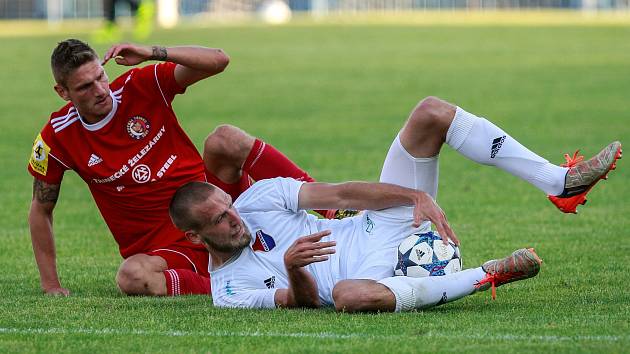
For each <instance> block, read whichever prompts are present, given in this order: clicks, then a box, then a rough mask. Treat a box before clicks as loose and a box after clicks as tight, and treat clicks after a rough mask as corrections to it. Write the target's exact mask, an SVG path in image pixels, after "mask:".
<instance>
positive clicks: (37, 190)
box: [33, 178, 61, 203]
mask: <svg viewBox="0 0 630 354" xmlns="http://www.w3.org/2000/svg"><path fill="white" fill-rule="evenodd" d="M60 188H61V185H60V184H48V183H46V182H44V181H40V180H38V179H37V178H35V179H34V180H33V199H37V201H38V202H40V203H57V199H59V189H60Z"/></svg>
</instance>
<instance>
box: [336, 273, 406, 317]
mask: <svg viewBox="0 0 630 354" xmlns="http://www.w3.org/2000/svg"><path fill="white" fill-rule="evenodd" d="M332 296H333V301H334V302H335V309H336V310H337V311H342V312H350V313H352V312H374V311H394V309H395V308H396V298H395V296H394V293H392V292H391V291H390V290H389V289H388V288H387V287H386V286H384V285H383V284H379V283H377V282H376V281H374V280H368V279H347V280H342V281H340V282H338V283H337V284H335V287H334V288H333V292H332Z"/></svg>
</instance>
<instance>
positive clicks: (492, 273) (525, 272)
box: [475, 248, 542, 300]
mask: <svg viewBox="0 0 630 354" xmlns="http://www.w3.org/2000/svg"><path fill="white" fill-rule="evenodd" d="M541 264H542V260H541V259H540V258H539V257H538V255H537V254H536V252H534V249H533V248H521V249H520V250H516V251H514V252H513V253H512V254H511V255H509V256H507V257H505V258H503V259H499V260H496V259H495V260H491V261H487V262H486V263H484V264H483V265H482V266H481V269H483V271H484V272H486V276H485V277H484V278H483V279H482V280H481V281H479V282H478V283H477V284H475V288H477V289H480V290H487V289H488V285H490V286H492V299H493V300H494V299H496V298H497V291H496V287H497V286H501V285H503V284H507V283H511V282H513V281H517V280H523V279H527V278H532V277H535V276H536V274H538V272H539V271H540V265H541Z"/></svg>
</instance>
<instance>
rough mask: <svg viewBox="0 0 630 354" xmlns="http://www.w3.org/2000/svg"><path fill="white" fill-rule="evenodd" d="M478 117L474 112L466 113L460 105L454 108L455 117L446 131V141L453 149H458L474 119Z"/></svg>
mask: <svg viewBox="0 0 630 354" xmlns="http://www.w3.org/2000/svg"><path fill="white" fill-rule="evenodd" d="M477 119H479V118H478V117H477V116H475V115H474V114H471V113H468V112H466V111H465V110H463V109H462V108H461V107H457V109H456V110H455V118H453V122H451V126H450V127H448V131H447V132H446V143H447V144H448V145H449V146H451V147H452V148H453V149H455V150H458V149H459V148H460V147H461V146H462V144H464V141H465V140H466V137H467V136H468V134H470V131H471V130H472V127H473V124H475V120H477Z"/></svg>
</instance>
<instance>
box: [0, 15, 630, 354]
mask: <svg viewBox="0 0 630 354" xmlns="http://www.w3.org/2000/svg"><path fill="white" fill-rule="evenodd" d="M75 35H76V36H79V37H80V38H84V39H87V38H89V37H88V36H87V35H86V34H85V33H77V34H75ZM65 36H66V35H62V34H52V35H48V36H45V35H42V36H22V37H18V38H12V37H2V38H0V48H1V50H0V68H2V69H1V70H0V82H1V83H2V87H3V89H4V91H3V94H2V95H0V115H1V117H2V119H1V120H0V128H1V129H0V162H1V166H0V177H1V178H0V193H1V205H2V206H1V207H0V220H1V225H2V227H0V269H1V270H2V272H0V352H91V353H99V352H136V351H138V352H170V353H183V352H252V351H256V352H272V353H285V352H300V353H301V352H383V353H384V352H457V353H460V352H486V351H487V352H498V353H503V352H538V353H540V352H555V353H559V352H563V353H576V352H607V353H614V352H617V353H619V352H629V349H628V346H629V345H630V336H629V335H628V333H629V332H630V325H629V321H630V305H629V304H630V296H629V291H628V284H630V276H629V275H628V270H629V269H628V268H629V265H630V241H629V236H630V232H629V231H628V228H629V227H630V222H629V221H628V218H629V215H630V204H629V203H628V198H630V187H628V185H627V184H626V183H627V182H628V178H629V177H630V169H629V168H627V166H624V165H625V162H626V161H624V160H622V161H621V162H620V164H619V169H617V170H616V171H615V172H614V173H612V174H611V179H610V180H608V181H606V182H603V183H601V185H600V186H599V187H598V188H597V189H596V190H594V192H593V193H592V194H591V195H590V197H589V203H588V204H587V205H586V206H585V207H581V213H580V214H579V215H577V216H576V215H563V214H561V213H559V212H557V211H556V210H555V209H554V207H552V205H551V204H550V203H549V202H548V201H546V199H545V197H544V195H543V194H542V193H541V192H539V191H538V190H536V189H534V188H532V187H531V186H529V185H527V184H525V183H523V182H521V181H519V180H517V179H516V178H514V177H512V176H510V175H508V174H506V173H503V172H500V171H497V170H495V169H492V168H489V167H482V166H477V165H475V164H474V163H472V162H470V161H467V160H465V159H464V158H462V157H461V156H459V155H458V154H457V153H454V152H453V151H452V150H451V149H450V148H445V149H444V150H443V152H442V155H441V162H440V163H441V171H440V173H441V176H440V192H439V196H438V202H439V203H440V204H441V206H442V207H443V209H444V210H445V212H446V213H447V215H448V216H449V220H450V222H451V225H452V227H453V228H454V229H455V231H456V232H457V233H458V235H459V237H460V239H461V240H462V241H463V246H462V251H463V254H464V263H465V266H469V267H471V266H477V265H479V264H480V263H481V262H483V261H485V260H487V259H489V258H493V257H498V256H503V255H505V254H507V253H509V252H511V251H512V250H514V249H516V248H520V247H524V246H533V247H536V249H537V250H538V253H539V254H540V256H541V257H542V258H543V259H544V261H545V263H544V265H543V269H542V271H541V273H540V275H539V276H538V277H537V278H535V279H533V280H529V281H526V282H522V283H517V284H513V285H510V286H506V287H502V288H501V289H499V290H498V300H497V301H491V300H490V294H489V293H484V294H478V295H475V296H472V297H469V298H466V299H464V300H461V301H458V302H455V303H451V304H447V305H445V306H441V307H439V308H436V309H433V310H428V311H424V312H417V313H405V314H368V315H346V314H337V313H334V312H331V311H310V310H309V311H302V310H291V311H287V310H279V311H242V310H219V309H213V308H212V306H211V301H210V299H208V298H206V297H185V298H142V297H136V298H128V297H124V296H122V295H120V294H119V292H118V291H117V289H116V286H115V283H114V276H115V272H116V270H117V267H118V265H119V263H120V261H121V259H120V256H119V255H118V252H117V248H116V245H115V243H114V241H113V239H112V237H111V235H110V234H109V232H108V230H107V228H106V226H105V224H104V222H103V221H102V219H101V217H100V215H99V214H98V211H97V209H96V207H95V205H94V202H93V201H92V199H91V197H90V196H89V193H88V191H87V188H86V187H85V185H84V184H83V183H82V181H81V180H80V179H79V178H78V177H77V176H76V175H75V174H73V173H68V174H67V175H66V178H65V180H64V183H63V187H62V192H61V198H60V201H59V203H58V205H57V208H56V214H55V232H56V244H57V248H58V268H59V273H60V277H61V280H62V283H63V285H64V286H66V287H68V288H69V289H70V290H71V291H72V294H73V295H72V296H71V297H69V298H51V297H45V296H42V295H41V291H40V288H39V278H38V272H37V269H36V267H35V264H34V260H33V256H32V250H31V246H30V237H29V233H28V224H27V213H28V207H29V202H30V196H31V184H32V179H31V177H30V175H28V173H27V172H26V163H27V159H28V156H29V152H30V148H31V145H32V142H33V140H34V138H35V136H36V135H37V132H38V131H39V129H40V128H41V127H42V126H43V125H44V123H45V121H46V120H47V117H48V115H49V113H50V112H51V111H52V110H56V109H57V107H59V106H60V105H61V104H62V102H61V100H60V99H59V98H58V97H56V95H55V94H54V92H53V91H52V85H53V82H52V79H51V75H50V73H49V68H48V58H49V53H50V52H51V50H52V48H53V47H54V45H55V41H56V40H60V39H63V38H64V37H65ZM151 42H155V43H162V44H166V45H175V44H199V45H206V46H213V47H221V48H223V49H225V50H226V52H227V53H228V54H229V55H230V56H231V63H230V66H229V67H228V69H227V71H226V72H225V73H223V74H221V75H219V76H218V77H216V78H211V79H208V80H206V81H205V82H202V83H199V84H197V85H195V86H194V87H191V88H190V89H189V90H188V93H187V94H186V95H184V96H180V97H178V98H177V99H176V103H175V110H176V112H177V113H178V116H179V117H180V121H181V123H182V125H183V126H184V128H185V129H186V131H187V132H189V134H190V136H191V138H192V140H193V141H194V142H195V144H197V146H201V144H202V142H203V139H204V138H205V136H206V135H207V134H208V133H209V132H210V131H211V130H212V129H213V127H214V126H216V125H218V124H221V123H231V124H235V125H238V126H241V127H243V128H245V129H246V130H247V131H249V132H250V133H252V134H254V135H257V136H260V137H262V138H264V139H266V140H267V141H269V142H271V143H273V144H274V145H275V146H276V147H278V148H279V149H281V150H283V151H285V152H286V153H287V154H288V155H289V156H290V157H291V158H293V159H294V160H295V161H296V162H298V163H299V164H300V165H301V166H303V167H304V168H305V169H306V170H308V171H309V172H310V173H311V175H312V176H314V177H315V178H317V179H319V180H322V181H332V182H336V181H344V180H349V179H354V180H371V181H374V180H377V179H378V176H379V169H380V166H381V164H382V162H383V159H384V156H385V153H386V150H387V148H388V146H389V144H390V142H391V140H392V139H393V137H394V136H395V134H396V132H397V130H398V129H399V128H400V127H401V125H402V123H403V121H404V119H405V118H406V116H407V114H408V113H409V112H410V110H411V109H412V108H413V106H414V105H415V104H416V103H417V102H418V101H419V100H420V99H422V98H423V97H425V96H428V95H436V96H440V97H442V98H444V99H446V100H449V101H451V102H454V103H456V104H458V105H461V106H462V107H464V108H465V109H467V110H468V111H471V112H474V113H477V114H478V115H481V116H485V117H487V118H489V119H491V120H492V121H494V122H495V123H497V124H498V125H500V126H501V127H503V128H504V129H505V130H506V131H508V132H510V133H511V134H512V135H513V136H514V137H515V138H517V139H519V140H520V141H521V142H522V143H523V144H524V145H526V146H528V147H530V148H531V149H532V150H534V151H536V152H538V153H539V154H541V155H542V156H544V157H546V158H548V159H550V160H551V161H554V162H557V163H560V162H562V160H563V159H562V153H564V152H573V151H574V150H575V149H577V148H581V149H582V151H583V152H584V154H585V155H587V156H590V155H592V154H594V153H596V152H597V151H599V149H600V148H601V147H603V146H604V145H605V144H607V143H609V142H610V141H612V140H615V139H619V140H621V141H622V142H625V143H627V144H628V143H630V140H628V138H630V27H627V26H611V27H606V26H593V27H580V26H560V27H556V26H553V27H535V26H522V27H518V26H486V27H484V26H454V27H449V26H432V27H414V26H394V25H389V26H385V25H380V26H379V25H376V26H374V25H373V26H360V25H352V26H339V25H330V24H328V25H313V26H304V25H301V26H287V27H273V28H269V27H262V26H241V27H238V26H237V27H216V28H206V29H194V28H188V29H179V30H173V31H170V32H158V33H156V34H155V35H154V36H153V37H152V38H151ZM97 49H98V51H99V52H100V53H103V52H104V51H105V49H106V47H105V46H98V47H97ZM107 70H108V73H109V76H110V78H114V77H115V76H116V75H118V74H119V73H121V72H122V71H123V69H122V68H118V67H115V65H111V64H108V69H107ZM77 148H81V146H80V143H77ZM129 217H133V215H130V216H129Z"/></svg>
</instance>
